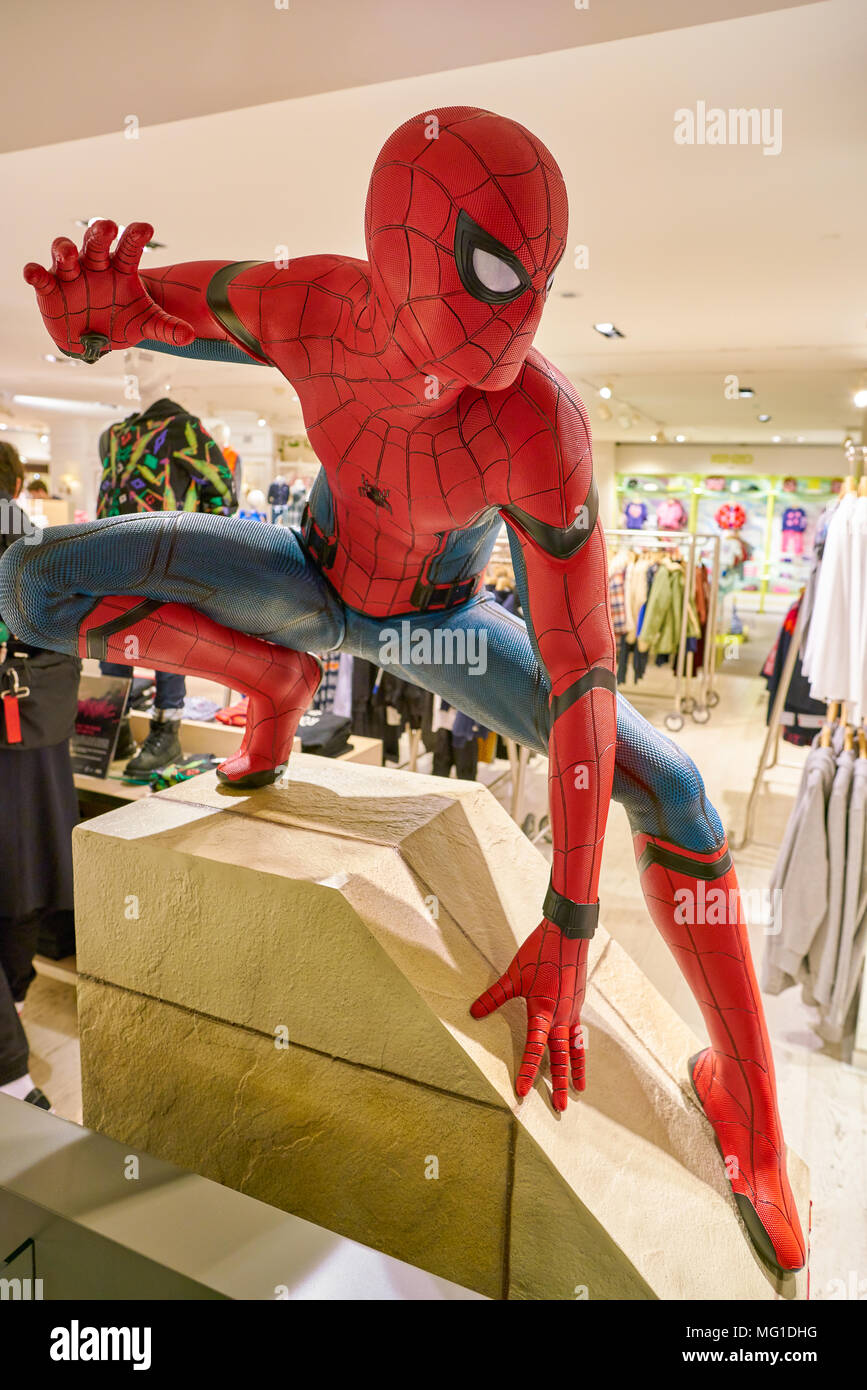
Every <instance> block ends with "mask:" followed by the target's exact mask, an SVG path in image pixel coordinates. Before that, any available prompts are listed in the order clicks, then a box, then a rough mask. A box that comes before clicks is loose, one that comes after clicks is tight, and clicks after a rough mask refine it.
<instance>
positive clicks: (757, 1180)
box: [614, 697, 805, 1271]
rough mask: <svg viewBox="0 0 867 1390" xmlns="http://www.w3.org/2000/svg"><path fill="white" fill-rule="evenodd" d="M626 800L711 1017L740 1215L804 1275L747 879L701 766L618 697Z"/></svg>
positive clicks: (720, 1119) (767, 1249) (673, 939)
mask: <svg viewBox="0 0 867 1390" xmlns="http://www.w3.org/2000/svg"><path fill="white" fill-rule="evenodd" d="M617 704H618V719H617V763H616V771H615V793H614V794H615V797H616V798H617V799H618V800H620V801H621V802H623V804H624V806H625V807H626V810H627V813H628V815H629V819H630V823H631V825H632V830H633V833H634V837H635V838H634V844H635V856H636V859H637V861H638V870H639V874H640V876H641V887H642V890H643V892H644V897H645V901H646V903H647V907H648V911H649V912H650V915H651V917H652V918H653V921H654V922H655V924H656V926H657V927H658V929H659V931H660V932H661V934H662V936H663V938H664V940H665V942H666V945H667V946H668V947H669V949H670V951H671V952H672V954H673V956H674V958H675V960H676V961H677V963H678V965H679V967H680V969H681V971H682V973H683V976H684V978H685V980H686V982H687V984H688V985H689V987H690V989H691V990H692V993H693V995H694V996H695V999H696V1002H697V1003H698V1006H699V1008H700V1009H701V1013H702V1017H703V1019H704V1022H705V1026H706V1028H707V1031H708V1037H709V1039H710V1047H708V1048H706V1049H705V1050H704V1051H702V1052H700V1053H699V1054H698V1055H697V1056H696V1057H694V1058H692V1059H691V1063H690V1071H691V1077H692V1082H693V1086H694V1088H695V1092H696V1095H697V1096H698V1099H699V1101H700V1102H701V1105H702V1108H703V1109H704V1112H705V1114H706V1115H707V1118H708V1120H709V1121H710V1123H711V1125H712V1126H713V1129H714V1133H715V1134H716V1137H717V1140H718V1142H719V1146H720V1149H721V1151H722V1155H723V1158H724V1161H725V1164H726V1172H727V1174H728V1177H729V1181H730V1182H731V1185H732V1191H733V1193H734V1196H735V1201H736V1202H737V1205H738V1210H739V1211H740V1213H741V1216H742V1217H743V1219H744V1223H745V1225H746V1226H747V1229H748V1230H749V1233H750V1236H751V1238H752V1240H753V1243H754V1244H755V1246H756V1248H757V1249H758V1251H759V1253H760V1254H761V1255H762V1256H763V1258H764V1259H765V1260H766V1261H767V1262H768V1263H769V1264H771V1265H772V1266H774V1267H775V1268H776V1269H779V1270H783V1271H790V1270H798V1269H801V1268H802V1267H803V1264H804V1260H805V1244H804V1237H803V1234H802V1231H801V1225H800V1221H799V1219H798V1213H797V1210H796V1208H795V1203H794V1199H793V1197H792V1191H791V1187H790V1185H789V1179H788V1175H787V1173H786V1146H785V1140H784V1138H783V1132H782V1126H781V1124H780V1115H779V1109H778V1106H777V1096H776V1082H775V1076H774V1062H773V1055H772V1052H771V1045H770V1041H769V1038H768V1031H767V1025H766V1023H765V1016H764V1009H763V1007H762V998H761V994H760V992H759V987H758V983H757V981H756V975H755V971H754V969H753V963H752V956H751V952H750V944H749V936H748V934H747V928H746V923H745V919H744V914H743V906H742V902H741V896H740V890H739V888H738V881H737V876H736V874H735V870H734V866H733V864H732V860H731V854H730V853H729V850H728V846H727V844H726V840H725V834H724V832H723V829H722V825H721V823H720V821H719V817H718V816H717V814H716V812H715V811H714V809H713V807H712V806H711V805H710V803H709V802H708V801H707V798H706V794H705V789H704V785H703V783H702V781H701V778H700V776H699V774H698V771H697V770H696V768H695V765H694V764H693V763H692V761H691V759H689V758H688V757H687V755H686V754H685V753H684V752H683V750H682V749H680V748H678V746H677V745H676V744H675V743H672V742H671V740H670V739H667V738H665V737H664V735H662V734H660V733H659V732H658V731H657V730H656V729H654V728H653V727H652V726H651V725H649V724H648V723H647V721H646V720H644V719H642V717H641V716H640V715H639V714H637V712H636V711H635V710H634V709H632V707H631V706H630V705H629V704H628V702H627V701H625V700H623V699H622V697H618V702H617Z"/></svg>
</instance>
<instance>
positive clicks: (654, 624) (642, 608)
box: [608, 548, 710, 684]
mask: <svg viewBox="0 0 867 1390" xmlns="http://www.w3.org/2000/svg"><path fill="white" fill-rule="evenodd" d="M685 584H686V565H685V563H684V561H683V560H682V559H681V558H680V556H679V554H678V553H674V554H672V553H671V551H666V550H656V551H651V552H649V553H648V552H646V553H644V554H641V553H638V552H636V551H634V550H630V549H628V548H625V549H622V550H618V551H617V552H615V554H614V555H612V557H611V560H610V562H609V568H608V597H609V602H610V605H611V618H612V624H613V627H614V632H615V635H616V637H617V639H618V650H617V680H618V682H619V683H621V684H622V683H623V682H624V681H625V680H626V678H627V674H628V670H629V664H630V662H631V663H632V669H633V675H634V679H635V680H636V681H639V680H641V679H642V677H643V676H644V674H645V671H646V669H647V663H648V660H649V659H653V660H654V661H655V662H656V663H657V665H661V664H665V663H666V662H668V661H670V660H671V659H672V658H675V657H676V655H677V651H678V648H679V646H680V634H681V626H682V620H683V596H684V588H685ZM709 604H710V578H709V576H708V573H707V569H706V567H705V565H704V564H702V563H699V564H697V565H696V567H695V586H694V591H693V594H692V595H691V596H690V601H689V604H688V611H687V639H688V640H689V641H691V642H693V643H694V644H696V646H697V643H698V640H699V639H700V638H702V636H703V633H704V630H705V627H706V624H707V620H708V613H709ZM699 615H701V616H699ZM694 650H696V647H695V646H694ZM695 664H696V665H698V664H699V653H698V651H697V650H696V662H695Z"/></svg>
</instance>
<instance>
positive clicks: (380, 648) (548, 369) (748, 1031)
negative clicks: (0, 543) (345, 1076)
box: [0, 107, 804, 1270]
mask: <svg viewBox="0 0 867 1390" xmlns="http://www.w3.org/2000/svg"><path fill="white" fill-rule="evenodd" d="M365 231H366V242H367V254H368V259H367V260H366V261H360V260H354V259H352V258H350V257H347V256H339V255H315V256H306V257H302V258H300V259H296V260H292V261H290V262H289V263H288V265H285V266H283V265H280V266H277V265H275V264H273V263H269V262H265V263H261V262H255V261H244V262H241V263H227V262H224V261H198V262H193V263H191V264H186V265H178V266H168V267H165V268H163V269H157V270H153V271H150V272H148V273H147V274H144V273H141V272H140V270H139V261H140V257H141V251H142V247H143V246H144V245H145V243H146V242H147V241H149V240H150V238H151V237H152V235H153V229H152V228H151V227H150V226H148V225H147V224H145V223H134V224H131V225H130V226H128V227H127V228H126V230H125V231H124V233H123V235H122V236H121V238H120V240H119V242H118V243H117V247H116V249H115V250H112V246H113V244H114V241H115V238H116V236H117V228H116V226H115V225H114V223H112V222H106V221H103V222H97V223H95V224H94V225H93V226H92V227H90V228H89V229H88V231H87V232H86V234H85V237H84V241H83V244H82V247H81V250H80V251H79V250H78V249H77V248H76V247H75V246H74V245H73V244H72V242H70V241H69V240H67V239H65V238H62V237H61V238H59V239H58V240H57V241H55V242H54V245H53V248H52V252H53V260H52V265H51V269H50V270H46V269H43V268H42V267H41V266H39V265H35V264H31V265H28V266H27V268H26V270H25V276H26V278H27V280H28V281H29V283H30V284H31V285H32V286H33V288H34V289H35V291H36V295H37V300H38V304H39V308H40V310H41V313H42V316H43V319H44V322H45V325H46V327H47V329H48V331H49V333H50V334H51V336H52V338H53V340H54V342H55V344H56V345H57V347H58V348H59V349H60V350H61V351H63V352H65V353H67V354H69V355H71V356H77V357H83V358H84V359H85V360H87V361H96V360H97V359H98V358H99V357H100V356H101V355H103V354H104V353H106V352H109V351H112V350H115V349H123V348H127V347H130V346H132V345H134V344H140V345H144V346H146V347H148V348H150V349H155V350H158V351H166V352H175V353H179V354H181V355H185V356H194V357H201V358H208V359H212V360H227V361H244V362H254V363H261V364H265V365H270V366H273V367H276V368H277V369H278V370H279V371H280V372H282V373H283V375H284V376H285V377H286V378H287V379H288V380H289V381H291V382H292V384H293V386H294V388H295V390H296V391H297V393H298V397H299V399H300V402H301V406H302V409H303V412H304V419H305V422H306V426H307V432H308V435H309V437H310V440H311V443H312V444H313V447H314V448H315V450H316V453H317V455H318V457H319V460H320V462H321V464H322V471H321V473H320V474H319V477H318V479H317V481H316V484H315V485H314V488H313V491H312V494H311V497H310V502H309V506H308V510H307V513H306V515H305V518H304V522H303V525H302V528H301V530H300V532H298V533H296V532H293V531H289V530H283V529H281V528H277V527H273V528H269V527H265V526H262V525H260V524H259V523H257V522H252V521H243V520H237V519H228V518H224V517H212V516H203V515H196V514H184V513H174V514H171V513H170V514H160V515H143V516H132V517H117V518H111V519H108V520H105V521H100V522H94V523H89V524H85V525H79V526H60V527H56V528H52V529H51V530H49V531H47V532H46V533H45V538H44V540H43V542H42V543H41V544H40V545H38V546H27V545H23V544H21V543H18V544H16V545H14V546H12V548H11V550H10V551H9V552H8V554H7V556H6V558H5V560H4V561H3V564H2V569H0V611H2V613H3V616H4V618H5V620H6V622H7V623H8V624H9V625H10V627H11V628H12V629H13V630H14V631H16V632H17V633H18V635H19V636H21V637H22V638H24V639H25V640H27V641H32V642H34V643H37V644H39V645H41V646H48V647H53V648H54V649H56V650H58V651H64V652H70V653H77V654H80V655H83V656H92V657H99V658H101V659H104V660H108V661H117V662H121V661H122V662H125V663H129V662H130V661H134V662H136V663H140V664H142V665H145V666H148V667H152V668H155V669H158V670H161V671H178V672H184V673H186V674H189V675H198V676H206V677H209V678H210V679H212V680H215V681H217V682H218V683H219V684H222V685H228V686H231V687H232V688H233V689H236V690H242V691H244V692H245V693H246V694H247V695H249V697H250V699H249V713H248V716H247V729H246V734H245V737H244V741H243V744H242V746H241V749H240V751H239V752H238V753H237V754H236V755H235V756H234V757H232V758H229V759H228V760H227V761H226V762H225V763H223V765H222V767H221V769H220V772H219V776H220V777H221V778H222V779H223V780H224V781H225V782H227V783H230V784H232V785H234V786H241V787H243V786H247V787H249V786H261V785H263V784H265V783H267V782H270V781H272V780H273V779H274V777H275V776H276V775H277V773H278V772H279V771H280V770H281V769H282V768H283V767H284V766H285V764H286V761H287V758H288V756H289V750H290V749H291V746H292V738H293V735H294V733H295V731H296V728H297V726H298V722H299V720H300V718H301V715H302V714H303V712H304V710H305V709H306V708H307V706H308V704H309V702H310V700H311V697H312V695H313V693H314V691H315V689H316V686H317V684H318V681H319V675H320V670H319V664H318V662H317V660H316V659H315V658H314V657H313V656H310V655H309V654H308V653H310V652H321V651H327V650H331V649H336V648H342V649H343V650H345V651H347V652H350V653H354V654H356V655H359V656H362V657H366V658H367V659H368V660H371V661H373V662H375V663H376V664H377V665H383V664H386V665H388V666H389V668H390V669H392V670H394V671H395V673H396V674H398V675H400V676H402V677H404V678H405V679H407V680H409V681H412V682H414V683H416V684H417V685H421V686H424V687H426V688H427V689H430V690H433V691H435V692H437V693H438V694H440V695H441V696H442V697H443V698H444V699H446V700H448V701H449V702H450V703H451V704H453V705H455V706H456V707H458V708H460V709H462V710H464V711H465V712H466V713H467V714H469V715H471V716H474V717H476V718H478V720H479V722H480V723H482V724H484V725H487V726H488V727H491V728H494V729H497V730H499V731H500V732H501V733H503V734H505V735H510V736H511V737H513V738H515V739H516V740H517V741H518V742H519V743H521V744H524V745H526V746H528V747H531V748H536V749H538V750H539V751H540V752H543V753H546V754H547V756H548V758H549V766H550V821H551V829H552V835H553V843H554V855H553V868H552V873H551V882H550V886H549V888H548V892H547V894H546V896H545V900H544V903H543V904H541V916H542V920H541V922H540V924H539V926H538V927H537V928H536V930H535V931H534V932H533V933H532V934H531V935H530V937H529V938H528V939H527V941H526V942H525V943H524V945H523V946H522V947H521V948H520V950H519V951H518V953H517V955H516V956H515V959H514V960H513V962H512V964H511V965H510V967H509V969H508V970H507V971H506V973H505V975H503V976H502V978H501V979H500V980H498V981H496V983H494V984H492V985H491V987H490V989H488V990H487V991H486V992H485V994H483V995H482V997H481V998H480V999H478V1000H476V1002H475V1004H474V1005H473V1006H472V1012H473V1014H474V1016H475V1017H476V1018H480V1017H482V1016H484V1015H486V1014H488V1013H490V1012H491V1011H492V1010H494V1009H496V1008H499V1007H500V1005H501V1004H503V1003H505V1002H506V1001H507V1000H510V999H513V998H517V997H522V998H524V999H525V1000H526V1004H527V1014H528V1030H527V1043H526V1050H525V1053H524V1057H523V1061H522V1064H521V1067H520V1070H519V1073H518V1078H517V1090H518V1093H519V1095H522V1096H523V1095H526V1094H527V1092H528V1090H529V1089H530V1087H531V1086H532V1084H533V1082H534V1079H535V1077H536V1074H537V1071H538V1069H539V1065H540V1062H541V1060H542V1057H543V1054H544V1052H545V1049H546V1048H547V1051H548V1054H549V1058H550V1066H551V1079H552V1083H553V1104H554V1106H555V1107H556V1108H557V1109H558V1110H562V1109H563V1108H564V1107H565V1105H566V1100H567V1094H568V1085H569V1077H570V1074H571V1079H572V1084H573V1086H574V1087H575V1088H576V1089H577V1090H581V1089H583V1086H584V1054H583V1049H582V1045H581V1036H580V1028H579V1023H580V1010H581V1005H582V1002H583V999H584V992H585V979H586V964H587V950H588V944H589V940H590V938H591V937H592V935H593V932H594V930H595V927H596V921H597V916H598V911H599V907H598V901H597V895H598V882H599V869H600V859H601V853H602V843H603V837H604V832H605V824H606V818H607V814H608V806H609V802H610V799H611V796H612V795H613V796H614V797H615V798H616V799H617V800H619V801H621V802H622V803H623V805H624V806H625V807H626V810H627V812H628V814H629V818H630V822H631V825H632V829H633V832H634V836H635V851H636V857H637V860H638V869H639V873H640V875H641V882H642V887H643V889H644V894H645V897H646V899H647V904H648V909H649V911H650V914H651V916H652V918H653V920H654V922H655V923H656V925H657V927H658V928H659V930H660V931H661V932H662V933H663V936H664V937H665V939H666V941H667V943H668V945H669V946H670V948H671V950H672V951H673V953H674V955H675V957H676V959H677V961H678V964H679V965H680V967H681V969H682V971H683V973H684V975H685V976H686V979H687V981H688V982H689V985H690V987H691V989H692V990H693V993H694V994H695V997H696V999H697V1001H698V1003H699V1005H700V1007H701V1010H702V1013H703V1015H704V1019H705V1022H706V1025H707V1029H708V1034H709V1039H710V1046H709V1047H707V1048H706V1049H705V1051H703V1052H702V1053H700V1054H699V1056H698V1057H697V1058H696V1059H694V1062H693V1064H692V1080H693V1083H694V1086H695V1089H696V1092H697V1094H698V1098H699V1100H700V1102H701V1104H702V1106H703V1107H704V1111H705V1113H706V1115H707V1117H708V1119H709V1121H710V1123H711V1125H712V1126H713V1128H714V1130H715V1132H716V1135H717V1138H718V1140H719V1144H720V1147H721V1150H722V1153H723V1155H724V1156H725V1157H726V1162H727V1168H728V1171H729V1175H730V1177H731V1182H732V1188H733V1190H734V1195H735V1199H736V1201H737V1204H738V1207H739V1209H740V1211H741V1214H742V1216H743V1218H744V1220H745V1222H746V1224H747V1227H748V1229H749V1231H750V1234H751V1236H752V1238H753V1241H754V1242H755V1244H756V1246H757V1248H758V1249H759V1251H760V1252H761V1254H762V1255H763V1256H764V1258H765V1259H766V1260H767V1261H768V1262H769V1263H770V1264H771V1265H772V1266H774V1267H775V1268H777V1269H781V1270H795V1269H798V1268H800V1267H801V1266H802V1265H803V1263H804V1242H803V1237H802V1234H801V1229H800V1225H799V1222H798V1215H797V1212H796V1210H795V1205H794V1202H793V1199H792V1193H791V1190H790V1187H789V1182H788V1178H787V1176H786V1166H785V1145H784V1141H783V1136H782V1131H781V1128H780V1119H779V1114H778V1111H777V1102H776V1095H775V1086H774V1068H773V1061H772V1058H771V1049H770V1045H769V1042H768V1035H767V1030H766V1027H765V1021H764V1017H763V1013H762V1004H761V999H760V996H759V991H758V987H757V985H756V979H755V975H754V972H753V966H752V962H751V959H750V950H749V944H748V938H747V931H746V927H745V925H744V921H743V916H742V912H741V907H740V898H739V895H738V892H737V882H736V879H735V873H734V869H733V867H732V862H731V856H730V854H729V851H728V849H727V846H726V841H725V835H724V832H723V829H722V826H721V824H720V821H719V818H718V816H717V815H716V812H715V811H714V810H713V808H712V807H711V806H710V805H709V804H708V802H707V800H706V797H705V793H704V788H703V786H702V783H701V780H700V778H699V776H698V773H697V772H696V769H695V767H694V766H693V764H692V762H691V761H690V760H689V759H688V758H687V757H686V756H685V755H684V754H683V753H682V752H681V751H680V750H679V749H678V748H677V747H676V746H675V745H674V744H673V743H671V742H670V741H669V740H668V739H666V738H664V737H663V736H662V735H660V734H659V733H657V732H656V730H654V729H653V728H652V727H651V726H650V725H649V724H648V723H647V722H646V720H644V719H643V718H642V717H641V716H640V715H639V714H637V713H636V711H635V710H633V709H632V708H631V707H630V706H629V705H628V704H627V702H626V701H625V700H623V699H618V697H617V693H616V686H615V678H614V640H613V635H612V629H611V622H610V618H609V613H608V604H607V595H608V589H607V570H606V555H605V542H604V537H603V532H602V529H601V527H600V524H599V521H598V519H597V494H596V488H595V485H594V481H593V471H592V460H591V451H590V434H589V427H588V422H587V416H586V412H585V410H584V407H583V405H582V403H581V401H580V400H579V399H578V397H577V395H576V393H575V391H574V390H573V388H572V386H571V385H570V383H569V382H568V381H567V380H566V379H565V378H564V377H563V376H561V374H560V373H559V372H558V371H557V369H556V368H555V367H553V366H552V365H551V363H550V362H547V361H546V360H545V358H544V357H542V356H541V355H540V354H539V353H538V352H537V351H535V349H534V348H533V347H532V342H533V337H534V334H535V332H536V329H537V327H538V324H539V320H540V317H541V314H542V310H543V307H544V304H545V298H546V296H547V294H548V292H549V290H550V288H551V283H552V281H553V278H554V275H555V272H556V269H557V265H558V262H559V260H560V258H561V256H562V255H563V252H564V249H565V247H566V233H567V205H566V191H565V188H564V184H563V179H562V176H561V174H560V171H559V169H558V167H557V165H556V163H555V162H554V160H553V158H552V156H551V155H550V154H549V152H548V151H547V149H546V148H545V147H544V145H542V144H541V142H540V141H539V140H537V139H536V138H535V137H534V136H533V135H531V134H530V132H529V131H527V130H525V129H524V128H523V127H522V126H520V125H517V124H515V122H513V121H510V120H506V119H504V118H502V117H500V116H495V115H492V114H491V113H490V112H487V111H480V110H476V109H475V108H469V107H456V108H449V109H445V110H441V111H436V112H430V113H427V114H425V115H422V116H418V117H416V118H414V119H413V120H410V121H408V122H407V123H406V124H405V125H404V126H402V127H401V128H400V129H399V130H398V131H397V132H396V133H395V134H394V135H392V136H391V137H390V138H389V139H388V141H387V142H386V144H385V146H384V148H383V150H382V152H381V154H380V155H379V158H378V159H377V161H376V165H375V167H374V170H373V174H372V177H371V181H370V189H369V193H368V198H367V209H366V218H365ZM501 520H504V521H505V523H506V526H507V527H508V531H509V538H510V541H511V547H512V554H513V558H514V566H515V574H516V577H517V581H518V586H519V590H520V597H521V602H522V606H523V611H524V614H525V617H526V625H525V624H524V623H523V622H521V621H519V620H518V619H516V618H515V617H514V616H512V615H511V614H509V613H507V612H505V611H504V609H503V608H501V607H500V605H498V604H497V603H495V602H493V601H492V600H489V599H488V598H487V597H486V596H485V591H484V588H483V586H482V576H483V573H484V570H485V566H486V563H487V560H488V558H489V556H490V553H491V548H492V546H493V540H494V536H495V533H496V531H497V529H498V527H499V525H500V524H501ZM396 630H397V631H399V632H400V634H401V637H402V638H405V639H406V640H401V641H394V640H393V638H394V633H395V631H396ZM419 634H427V639H433V638H439V639H441V640H437V641H433V640H430V641H429V640H427V639H426V638H424V637H420V636H419ZM445 639H448V640H445ZM425 650H429V652H431V653H433V658H432V659H431V660H430V661H429V662H428V663H426V664H425V663H422V664H419V663H418V662H416V661H415V660H414V659H413V656H414V653H416V652H418V651H425ZM467 652H472V654H473V658H474V659H473V660H472V661H470V660H467V659H461V654H462V653H463V654H464V656H466V654H467ZM438 658H439V659H438ZM710 884H714V885H716V886H718V887H721V888H723V889H724V890H725V894H724V899H723V900H724V901H725V903H726V904H728V906H727V908H726V910H725V911H724V912H723V913H722V917H723V919H724V920H722V921H718V922H716V923H715V924H714V925H708V924H704V925H697V924H695V923H694V921H692V918H693V916H694V914H690V913H688V912H684V911H683V910H682V904H683V902H684V901H685V898H684V894H686V895H687V897H689V895H690V894H691V895H693V896H694V897H695V898H696V900H697V899H698V896H699V887H700V885H704V886H705V891H706V887H707V885H710Z"/></svg>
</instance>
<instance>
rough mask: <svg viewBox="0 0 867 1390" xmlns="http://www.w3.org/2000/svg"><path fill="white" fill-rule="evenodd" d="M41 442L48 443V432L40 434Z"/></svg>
mask: <svg viewBox="0 0 867 1390" xmlns="http://www.w3.org/2000/svg"><path fill="white" fill-rule="evenodd" d="M39 443H40V444H47V443H48V435H47V434H40V436H39Z"/></svg>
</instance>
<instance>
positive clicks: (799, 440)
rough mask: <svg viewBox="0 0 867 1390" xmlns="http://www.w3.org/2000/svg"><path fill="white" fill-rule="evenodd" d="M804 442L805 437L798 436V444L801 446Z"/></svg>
mask: <svg viewBox="0 0 867 1390" xmlns="http://www.w3.org/2000/svg"><path fill="white" fill-rule="evenodd" d="M803 442H804V436H803V435H802V434H799V435H798V443H799V444H803Z"/></svg>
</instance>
